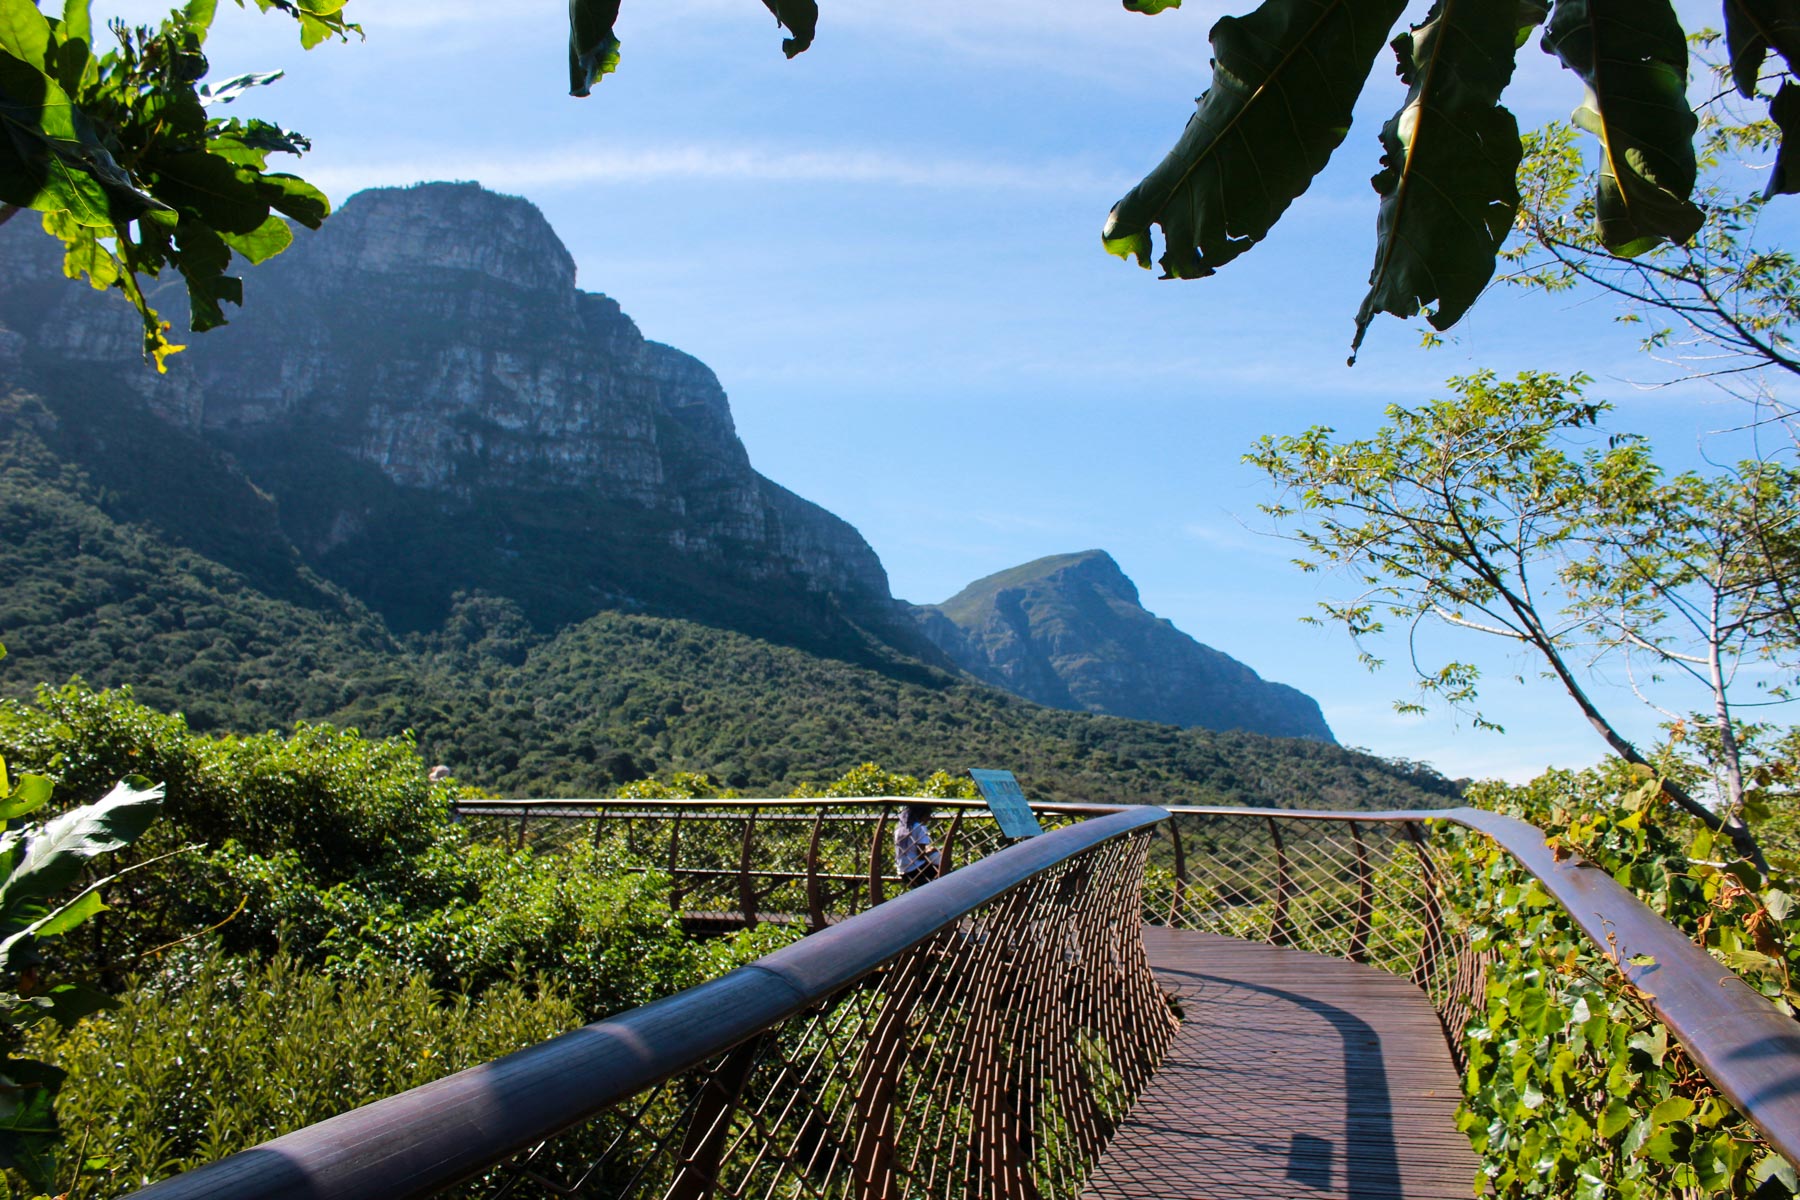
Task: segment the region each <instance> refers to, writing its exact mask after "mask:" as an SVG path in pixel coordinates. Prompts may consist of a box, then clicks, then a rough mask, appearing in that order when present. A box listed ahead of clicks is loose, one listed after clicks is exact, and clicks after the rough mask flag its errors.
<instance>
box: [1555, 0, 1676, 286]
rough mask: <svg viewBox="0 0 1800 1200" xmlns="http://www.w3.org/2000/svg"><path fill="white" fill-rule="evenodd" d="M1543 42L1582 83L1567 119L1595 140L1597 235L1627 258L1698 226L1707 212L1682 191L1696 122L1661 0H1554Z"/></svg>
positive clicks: (1670, 13)
mask: <svg viewBox="0 0 1800 1200" xmlns="http://www.w3.org/2000/svg"><path fill="white" fill-rule="evenodd" d="M1544 49H1545V50H1547V51H1549V52H1550V53H1551V54H1554V55H1556V56H1557V57H1558V58H1560V59H1561V60H1562V64H1563V66H1565V67H1567V68H1568V69H1569V70H1571V71H1573V72H1575V74H1577V75H1579V76H1580V77H1581V81H1582V82H1583V83H1585V84H1586V85H1587V98H1586V99H1585V100H1584V101H1583V102H1582V105H1581V107H1580V108H1578V109H1576V110H1575V116H1574V120H1575V123H1576V124H1577V125H1579V126H1580V127H1581V128H1583V129H1585V130H1587V131H1588V132H1589V133H1591V134H1593V135H1594V136H1595V137H1597V138H1599V139H1600V151H1601V154H1600V187H1599V194H1598V197H1597V202H1596V206H1595V207H1596V214H1595V215H1596V224H1597V226H1598V231H1599V234H1600V241H1601V243H1602V244H1603V245H1604V246H1605V247H1606V248H1607V249H1608V250H1610V251H1612V252H1613V253H1614V254H1617V255H1621V256H1623V257H1627V258H1629V257H1631V256H1633V255H1637V254H1642V253H1643V252H1644V251H1646V250H1648V249H1650V248H1651V247H1652V246H1655V245H1657V244H1658V243H1660V242H1663V241H1671V242H1685V241H1687V240H1688V239H1689V238H1691V237H1693V236H1694V234H1696V233H1698V232H1699V230H1700V225H1701V223H1702V221H1704V219H1705V218H1704V216H1703V214H1702V213H1701V212H1700V210H1699V208H1697V207H1696V206H1695V205H1694V203H1693V202H1692V201H1691V200H1690V199H1688V197H1689V196H1690V195H1692V194H1693V190H1694V176H1695V173H1696V171H1695V166H1694V131H1695V129H1696V128H1698V126H1699V121H1698V120H1697V119H1696V118H1695V116H1694V113H1693V110H1691V109H1690V108H1689V107H1688V101H1687V40H1686V38H1685V36H1684V35H1683V33H1682V30H1681V23H1680V22H1679V21H1678V20H1676V18H1675V10H1674V9H1673V8H1671V7H1670V6H1669V3H1668V0H1557V4H1556V8H1555V10H1554V11H1553V12H1552V13H1551V14H1550V24H1549V27H1548V28H1546V29H1545V31H1544Z"/></svg>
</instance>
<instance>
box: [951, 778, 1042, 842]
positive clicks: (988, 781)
mask: <svg viewBox="0 0 1800 1200" xmlns="http://www.w3.org/2000/svg"><path fill="white" fill-rule="evenodd" d="M969 777H970V778H971V779H973V780H974V781H975V786H976V787H978V788H980V789H981V794H982V796H983V797H984V798H985V799H986V800H987V805H988V811H989V812H992V813H993V814H994V820H995V821H997V822H998V823H999V825H1000V832H1001V833H1003V834H1005V835H1006V836H1007V837H1009V838H1028V837H1036V836H1037V835H1038V834H1040V833H1042V832H1044V827H1043V826H1042V825H1039V824H1038V819H1037V815H1036V814H1035V813H1033V812H1032V811H1031V805H1030V804H1028V803H1026V801H1025V793H1024V791H1022V790H1021V789H1020V787H1019V781H1018V780H1017V779H1014V778H1013V773H1012V772H1011V771H983V770H980V769H978V768H977V769H972V770H970V772H969Z"/></svg>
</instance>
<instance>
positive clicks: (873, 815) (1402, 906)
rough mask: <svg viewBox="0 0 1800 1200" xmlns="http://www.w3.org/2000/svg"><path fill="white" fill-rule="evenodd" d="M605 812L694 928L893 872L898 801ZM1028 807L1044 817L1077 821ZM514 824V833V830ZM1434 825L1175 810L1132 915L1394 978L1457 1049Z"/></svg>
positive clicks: (791, 911) (990, 826)
mask: <svg viewBox="0 0 1800 1200" xmlns="http://www.w3.org/2000/svg"><path fill="white" fill-rule="evenodd" d="M594 813H595V810H594V809H593V808H591V807H589V808H583V809H580V810H578V811H572V812H570V813H569V814H567V815H573V816H580V817H583V818H585V819H586V820H588V821H594V820H595V817H594ZM603 814H604V815H603V816H602V817H601V818H600V819H599V820H598V821H597V823H596V825H595V828H594V834H593V836H594V840H595V844H596V845H612V846H615V847H617V848H618V850H619V852H620V853H621V854H622V855H623V856H624V858H625V861H628V862H631V863H635V864H639V865H640V867H645V868H654V869H660V870H663V871H666V872H668V873H669V875H670V877H671V881H672V887H671V897H670V900H671V904H672V905H673V906H674V907H675V909H676V910H677V911H679V912H681V913H683V914H684V916H685V918H686V919H687V920H688V922H689V924H690V925H691V926H693V927H695V928H696V929H707V928H713V927H716V928H719V929H721V930H722V929H729V928H738V927H741V926H742V925H744V924H754V923H756V922H757V921H770V920H773V921H786V922H794V923H801V924H804V925H806V926H807V927H808V928H814V929H816V928H821V927H823V926H824V925H826V924H831V923H833V922H836V921H838V920H842V919H843V918H845V917H847V916H851V915H853V914H855V913H857V912H861V911H863V910H864V909H866V908H869V907H871V906H872V905H873V904H876V903H879V902H880V901H881V900H882V899H885V898H887V897H889V896H892V895H894V894H895V893H896V892H897V891H898V890H899V889H901V888H902V887H904V886H905V884H904V882H903V881H902V880H901V878H900V876H899V874H898V870H897V868H896V866H895V863H894V860H893V845H892V834H893V829H894V822H895V821H897V820H898V819H899V803H898V802H894V803H891V804H885V805H881V804H868V803H864V804H861V805H845V804H842V803H840V804H838V805H836V806H834V805H833V804H832V803H831V802H830V801H825V802H822V803H819V804H814V805H810V806H805V807H795V806H786V807H783V806H775V805H771V806H768V807H744V806H741V805H740V806H737V807H729V808H718V809H709V808H700V807H691V806H690V807H684V808H680V809H676V808H671V807H663V808H657V807H654V805H653V802H652V803H651V804H649V805H646V806H645V807H643V808H641V809H631V808H623V807H609V808H607V809H605V810H603ZM547 815H562V814H558V813H555V812H551V813H544V812H539V813H537V814H534V818H533V819H534V820H536V819H537V817H539V816H547ZM1038 816H1039V819H1040V821H1041V822H1042V823H1043V825H1044V827H1045V828H1046V829H1051V828H1056V827H1059V826H1061V825H1064V824H1068V823H1069V822H1071V821H1073V820H1077V819H1079V818H1078V817H1077V816H1075V815H1072V814H1067V813H1049V812H1040V813H1039V814H1038ZM554 823H555V822H542V824H546V825H548V824H554ZM931 827H932V830H933V836H934V838H935V840H936V841H937V843H938V844H939V845H940V846H943V847H945V848H946V850H947V852H948V860H949V862H950V864H951V865H952V866H954V865H956V864H962V863H968V862H973V861H976V860H977V859H980V858H983V857H986V856H987V855H989V854H992V853H994V852H995V851H997V850H1000V849H1002V848H1004V846H1005V845H1006V839H1005V838H1004V837H1003V836H1002V835H1001V833H1000V830H999V828H998V826H997V825H996V824H995V822H994V820H993V818H992V817H991V815H990V814H988V812H987V811H986V810H985V809H984V808H980V807H951V806H941V807H939V808H938V809H937V810H936V811H935V812H934V814H933V818H932V822H931ZM508 828H509V829H510V828H511V826H508ZM520 828H521V829H522V828H523V826H520ZM515 836H517V840H518V841H519V843H520V844H525V838H524V836H523V835H522V834H517V833H516V831H515ZM557 836H560V837H561V838H563V839H564V840H566V839H567V837H568V836H569V835H568V834H566V833H565V834H561V835H550V836H549V837H547V838H546V840H545V841H544V842H542V843H539V844H540V845H542V846H545V847H548V846H550V845H553V844H554V838H555V837H557ZM1433 836H1436V835H1435V834H1434V832H1433V831H1432V830H1431V829H1429V828H1428V827H1427V826H1426V825H1424V824H1422V823H1419V822H1400V821H1381V820H1356V819H1353V818H1332V819H1319V818H1307V817H1302V816H1271V815H1268V814H1266V813H1249V812H1246V813H1220V812H1211V811H1193V810H1177V811H1176V812H1174V814H1173V815H1172V816H1171V817H1170V819H1169V821H1167V822H1165V823H1164V824H1163V826H1162V827H1161V829H1160V832H1159V834H1158V836H1157V838H1156V839H1155V842H1154V844H1153V846H1152V847H1151V850H1150V857H1149V863H1148V867H1147V877H1146V880H1145V888H1144V893H1143V919H1144V920H1145V921H1147V922H1149V923H1150V924H1154V925H1168V926H1172V927H1174V928H1178V929H1193V930H1201V931H1204V932H1208V933H1218V934H1224V935H1226V936H1229V937H1236V938H1242V939H1246V940H1249V941H1257V942H1266V943H1270V944H1273V945H1278V946H1288V947H1292V948H1293V949H1296V950H1303V951H1308V952H1311V953H1314V954H1323V955H1326V956H1328V957H1333V958H1348V959H1351V960H1352V961H1356V962H1365V963H1368V964H1370V965H1372V966H1376V967H1380V968H1382V969H1384V970H1387V971H1391V972H1393V973H1395V974H1398V975H1402V976H1405V977H1407V978H1409V979H1411V980H1412V981H1413V982H1414V983H1417V984H1419V985H1420V986H1421V987H1423V988H1424V989H1425V990H1426V992H1427V993H1428V994H1429V995H1430V997H1431V999H1432V1002H1433V1004H1434V1005H1435V1006H1436V1008H1437V1010H1438V1013H1439V1015H1440V1017H1441V1018H1442V1019H1443V1022H1444V1029H1445V1033H1446V1037H1447V1039H1448V1040H1449V1042H1450V1045H1451V1047H1452V1050H1453V1053H1455V1054H1456V1055H1457V1056H1458V1058H1459V1060H1460V1057H1461V1052H1462V1051H1461V1047H1462V1034H1463V1031H1464V1029H1465V1028H1466V1027H1467V1024H1468V1021H1469V1019H1470V1017H1471V1015H1472V1013H1473V1012H1474V1008H1475V1006H1476V1003H1477V1001H1478V1000H1479V997H1480V996H1481V993H1482V988H1483V986H1484V981H1485V975H1486V963H1485V962H1483V961H1481V960H1480V959H1479V958H1478V957H1477V956H1475V955H1474V954H1473V953H1472V952H1471V951H1469V950H1468V939H1467V937H1466V935H1465V934H1464V933H1463V931H1462V929H1461V927H1460V922H1459V920H1458V918H1457V916H1456V914H1455V911H1454V909H1453V907H1452V906H1451V905H1449V904H1448V903H1447V901H1446V898H1445V896H1444V895H1443V894H1442V887H1441V883H1440V881H1439V879H1438V877H1437V869H1436V865H1435V862H1434V860H1433V858H1432V854H1431V850H1430V840H1431V838H1432V837H1433ZM1450 836H1470V837H1480V836H1483V835H1480V834H1476V833H1473V832H1465V831H1457V832H1455V833H1452V834H1450Z"/></svg>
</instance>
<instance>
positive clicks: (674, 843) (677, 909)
mask: <svg viewBox="0 0 1800 1200" xmlns="http://www.w3.org/2000/svg"><path fill="white" fill-rule="evenodd" d="M680 851H681V814H680V813H679V812H678V813H676V814H675V815H673V816H671V817H670V818H669V908H670V909H672V910H673V911H674V913H675V915H676V916H680V915H681V876H680V875H679V874H677V873H676V863H677V862H678V861H679V860H678V855H679V853H680Z"/></svg>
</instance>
